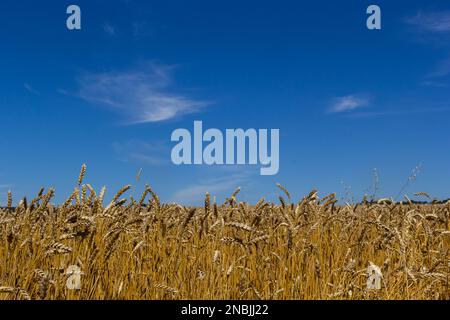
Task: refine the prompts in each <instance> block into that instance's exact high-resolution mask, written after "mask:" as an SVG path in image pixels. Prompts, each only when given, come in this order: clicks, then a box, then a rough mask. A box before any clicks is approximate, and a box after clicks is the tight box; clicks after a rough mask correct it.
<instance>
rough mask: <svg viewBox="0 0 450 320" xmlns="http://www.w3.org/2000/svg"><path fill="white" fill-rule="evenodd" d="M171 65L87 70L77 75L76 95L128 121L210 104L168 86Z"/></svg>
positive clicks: (172, 115)
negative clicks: (108, 70)
mask: <svg viewBox="0 0 450 320" xmlns="http://www.w3.org/2000/svg"><path fill="white" fill-rule="evenodd" d="M173 68H174V67H173V66H165V65H159V64H155V63H145V64H143V65H142V66H141V67H139V68H135V69H131V70H125V71H112V72H104V73H87V74H85V75H84V76H82V77H80V78H78V83H79V90H78V93H77V95H78V96H79V97H80V98H82V99H84V100H86V101H88V102H90V103H94V104H99V105H102V106H105V107H108V108H110V109H112V110H115V111H117V112H119V113H121V114H122V115H123V116H124V117H125V118H126V119H125V123H127V124H137V123H146V122H158V121H164V120H169V119H172V118H175V117H179V116H182V115H186V114H189V113H195V112H199V111H200V110H201V109H203V108H204V107H206V106H207V105H209V103H208V102H205V101H199V100H194V99H191V98H189V97H187V96H185V95H183V94H180V93H175V92H173V90H171V89H173V86H172V84H173V78H172V71H173Z"/></svg>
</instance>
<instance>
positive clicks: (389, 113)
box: [343, 108, 450, 118]
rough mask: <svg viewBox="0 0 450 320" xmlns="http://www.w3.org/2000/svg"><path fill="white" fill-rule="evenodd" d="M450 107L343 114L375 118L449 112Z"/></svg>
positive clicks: (346, 116) (348, 116) (347, 116)
mask: <svg viewBox="0 0 450 320" xmlns="http://www.w3.org/2000/svg"><path fill="white" fill-rule="evenodd" d="M448 111H450V108H430V109H413V110H397V111H379V112H357V113H352V114H346V115H343V117H345V118H374V117H384V116H405V115H410V114H421V113H435V112H448Z"/></svg>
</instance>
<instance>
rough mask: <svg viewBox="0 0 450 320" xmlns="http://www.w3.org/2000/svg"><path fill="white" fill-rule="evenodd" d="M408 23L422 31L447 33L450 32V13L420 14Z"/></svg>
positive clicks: (411, 18)
mask: <svg viewBox="0 0 450 320" xmlns="http://www.w3.org/2000/svg"><path fill="white" fill-rule="evenodd" d="M406 22H407V23H409V24H410V25H412V26H415V27H417V28H418V29H419V30H421V31H426V32H437V33H447V32H450V11H439V12H419V13H417V14H416V15H415V16H412V17H409V18H407V19H406Z"/></svg>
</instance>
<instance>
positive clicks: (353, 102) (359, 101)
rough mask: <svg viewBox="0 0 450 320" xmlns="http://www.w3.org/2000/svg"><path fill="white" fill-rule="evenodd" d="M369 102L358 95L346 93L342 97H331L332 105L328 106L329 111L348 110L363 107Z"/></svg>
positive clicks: (339, 111)
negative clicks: (346, 94)
mask: <svg viewBox="0 0 450 320" xmlns="http://www.w3.org/2000/svg"><path fill="white" fill-rule="evenodd" d="M368 104H369V99H368V98H365V97H362V96H358V95H348V96H344V97H336V98H334V99H333V102H332V105H331V107H330V108H329V111H330V112H331V113H341V112H348V111H353V110H356V109H359V108H361V107H365V106H367V105H368Z"/></svg>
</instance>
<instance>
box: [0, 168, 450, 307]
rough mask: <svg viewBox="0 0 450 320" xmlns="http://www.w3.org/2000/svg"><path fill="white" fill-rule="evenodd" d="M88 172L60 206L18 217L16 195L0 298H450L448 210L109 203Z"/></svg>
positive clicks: (2, 230)
mask: <svg viewBox="0 0 450 320" xmlns="http://www.w3.org/2000/svg"><path fill="white" fill-rule="evenodd" d="M84 172H85V166H83V168H82V170H81V173H80V176H79V179H78V186H77V187H76V188H75V190H74V192H73V193H72V194H71V195H70V196H69V197H68V198H67V200H66V201H65V202H64V203H62V204H60V205H58V206H56V205H54V204H52V198H53V196H54V194H55V190H53V189H48V190H44V189H42V190H40V192H39V193H38V195H37V196H36V197H35V198H34V199H32V200H31V199H30V200H28V201H27V200H26V199H23V200H22V201H21V202H20V203H19V205H18V206H17V207H14V208H13V207H12V195H11V194H9V197H8V198H9V199H8V204H7V207H4V208H3V209H0V210H1V211H0V236H1V242H0V299H32V300H35V299H37V300H39V299H450V286H449V280H450V279H449V278H450V264H449V263H450V262H449V253H450V252H449V250H450V219H449V218H450V204H449V203H444V204H433V203H430V204H426V205H420V204H415V203H412V202H408V201H405V202H403V203H392V202H390V201H387V200H380V201H378V202H371V203H367V202H366V203H361V204H338V203H337V199H336V195H335V194H330V195H327V196H324V197H319V196H318V192H317V191H315V190H313V191H312V192H311V193H310V194H308V195H306V196H304V197H303V198H302V199H301V200H300V201H298V202H297V201H295V202H294V201H293V198H292V197H291V195H290V194H289V192H288V190H286V189H285V188H284V187H283V186H281V185H278V186H279V188H280V198H279V202H277V203H268V202H266V201H265V200H264V199H261V200H260V201H259V202H258V203H256V204H252V205H250V204H247V203H242V202H240V201H239V191H240V190H239V189H238V190H236V191H235V192H234V193H233V194H231V195H230V197H229V198H228V199H226V201H225V202H223V203H216V201H215V200H214V198H213V197H211V196H210V195H209V194H206V196H205V200H204V203H205V204H204V207H196V208H194V207H183V206H181V205H177V204H164V203H161V202H160V200H159V198H158V196H157V194H155V193H154V191H153V190H152V189H151V188H150V187H149V186H147V187H146V188H145V191H144V192H143V194H142V196H141V197H140V198H139V199H133V198H132V197H130V196H128V195H127V193H129V192H130V189H131V186H129V185H127V186H124V187H123V188H121V189H120V190H119V191H118V192H116V191H114V192H116V194H115V196H114V197H113V198H112V201H110V202H108V203H103V202H104V201H103V198H104V197H105V192H106V189H102V190H101V191H98V192H96V191H94V189H93V188H92V187H91V186H90V185H89V184H84V183H83V177H84ZM243 192H244V191H243ZM113 194H114V193H113ZM423 195H424V196H427V195H426V194H424V193H423ZM368 266H374V267H375V268H377V270H379V271H380V273H381V274H382V278H381V288H380V289H368V286H367V282H368V274H367V268H368ZM74 268H75V269H76V270H79V272H77V273H74V272H70V270H74ZM68 270H69V271H68ZM70 284H72V286H71V285H70ZM73 285H75V286H73Z"/></svg>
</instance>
